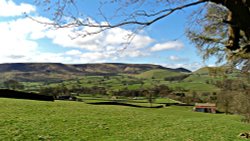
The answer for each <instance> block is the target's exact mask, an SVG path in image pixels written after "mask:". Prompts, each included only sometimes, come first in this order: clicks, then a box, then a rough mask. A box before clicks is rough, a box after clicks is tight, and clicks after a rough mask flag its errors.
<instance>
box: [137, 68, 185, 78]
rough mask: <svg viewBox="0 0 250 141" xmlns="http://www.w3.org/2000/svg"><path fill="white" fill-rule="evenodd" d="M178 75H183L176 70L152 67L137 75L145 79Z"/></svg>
mask: <svg viewBox="0 0 250 141" xmlns="http://www.w3.org/2000/svg"><path fill="white" fill-rule="evenodd" d="M179 75H183V73H182V72H177V71H169V70H164V69H154V70H149V71H146V72H143V73H141V74H138V75H137V77H139V78H146V79H149V78H150V79H151V78H155V79H164V78H166V77H170V76H171V77H172V76H179Z"/></svg>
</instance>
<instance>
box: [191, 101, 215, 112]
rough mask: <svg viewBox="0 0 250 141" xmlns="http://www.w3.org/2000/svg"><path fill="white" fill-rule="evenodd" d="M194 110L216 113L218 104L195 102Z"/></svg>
mask: <svg viewBox="0 0 250 141" xmlns="http://www.w3.org/2000/svg"><path fill="white" fill-rule="evenodd" d="M194 111H196V112H204V113H216V104H214V103H195V107H194Z"/></svg>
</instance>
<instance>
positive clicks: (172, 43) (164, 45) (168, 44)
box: [150, 41, 184, 51]
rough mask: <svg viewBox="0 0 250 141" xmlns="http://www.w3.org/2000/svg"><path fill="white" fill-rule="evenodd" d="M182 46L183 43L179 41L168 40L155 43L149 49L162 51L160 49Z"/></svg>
mask: <svg viewBox="0 0 250 141" xmlns="http://www.w3.org/2000/svg"><path fill="white" fill-rule="evenodd" d="M183 47H184V44H183V43H182V42H180V41H169V42H165V43H161V44H155V45H154V46H153V47H152V48H151V49H150V50H151V51H162V50H172V49H175V50H180V49H182V48H183Z"/></svg>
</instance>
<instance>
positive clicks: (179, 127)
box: [0, 98, 250, 141]
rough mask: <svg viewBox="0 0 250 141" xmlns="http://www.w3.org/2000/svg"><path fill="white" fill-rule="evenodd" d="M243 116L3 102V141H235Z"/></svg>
mask: <svg viewBox="0 0 250 141" xmlns="http://www.w3.org/2000/svg"><path fill="white" fill-rule="evenodd" d="M240 120H241V117H240V116H236V115H224V114H206V113H196V112H193V111H192V107H176V106H171V107H165V108H160V109H150V108H134V107H126V106H111V105H106V106H105V105H90V104H85V103H84V102H70V101H55V102H44V101H31V100H16V99H5V98H0V127H1V128H0V140H1V141H15V140H16V141H60V140H61V141H237V140H243V141H244V139H241V138H239V137H238V134H239V133H241V132H245V131H249V130H250V124H245V123H242V122H241V121H240Z"/></svg>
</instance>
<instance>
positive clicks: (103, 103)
mask: <svg viewBox="0 0 250 141" xmlns="http://www.w3.org/2000/svg"><path fill="white" fill-rule="evenodd" d="M87 104H92V105H120V106H129V107H137V108H163V107H164V106H163V105H159V106H152V107H149V106H141V105H134V104H129V103H121V102H115V101H108V102H93V103H87Z"/></svg>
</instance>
